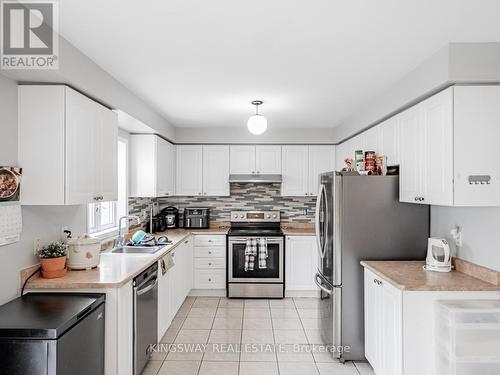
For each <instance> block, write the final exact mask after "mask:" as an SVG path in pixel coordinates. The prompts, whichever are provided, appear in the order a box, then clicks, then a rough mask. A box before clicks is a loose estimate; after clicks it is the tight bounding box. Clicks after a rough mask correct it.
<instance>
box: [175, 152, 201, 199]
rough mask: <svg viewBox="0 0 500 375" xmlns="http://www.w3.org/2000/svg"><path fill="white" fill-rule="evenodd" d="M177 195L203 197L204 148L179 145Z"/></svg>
mask: <svg viewBox="0 0 500 375" xmlns="http://www.w3.org/2000/svg"><path fill="white" fill-rule="evenodd" d="M176 176H177V177H176V194H177V195H188V196H192V195H203V147H202V146H201V145H177V174H176Z"/></svg>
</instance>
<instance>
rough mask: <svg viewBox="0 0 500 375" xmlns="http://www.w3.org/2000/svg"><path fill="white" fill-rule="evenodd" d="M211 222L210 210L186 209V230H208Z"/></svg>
mask: <svg viewBox="0 0 500 375" xmlns="http://www.w3.org/2000/svg"><path fill="white" fill-rule="evenodd" d="M209 220H210V209H209V208H206V207H198V208H185V209H184V228H201V229H207V228H208V225H209Z"/></svg>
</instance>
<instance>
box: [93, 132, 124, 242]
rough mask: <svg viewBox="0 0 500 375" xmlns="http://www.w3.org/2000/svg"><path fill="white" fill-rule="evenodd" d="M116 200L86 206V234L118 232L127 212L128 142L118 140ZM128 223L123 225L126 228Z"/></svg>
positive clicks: (120, 138)
mask: <svg viewBox="0 0 500 375" xmlns="http://www.w3.org/2000/svg"><path fill="white" fill-rule="evenodd" d="M117 167H118V200H117V201H116V202H100V203H90V204H89V205H88V213H87V218H88V224H87V225H88V232H89V233H93V234H97V235H101V234H102V235H104V234H106V233H112V232H115V231H117V230H118V220H119V218H120V217H122V216H124V215H126V214H127V211H128V204H127V200H128V191H127V185H128V184H127V181H128V173H127V171H128V140H127V139H126V138H122V137H119V138H118V164H117ZM127 226H128V223H127V222H125V223H123V228H127Z"/></svg>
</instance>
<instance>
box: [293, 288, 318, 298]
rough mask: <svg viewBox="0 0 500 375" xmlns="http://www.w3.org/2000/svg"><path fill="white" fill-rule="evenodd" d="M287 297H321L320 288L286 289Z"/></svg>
mask: <svg viewBox="0 0 500 375" xmlns="http://www.w3.org/2000/svg"><path fill="white" fill-rule="evenodd" d="M285 297H315V298H319V291H318V290H286V289H285Z"/></svg>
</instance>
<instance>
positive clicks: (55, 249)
mask: <svg viewBox="0 0 500 375" xmlns="http://www.w3.org/2000/svg"><path fill="white" fill-rule="evenodd" d="M37 255H38V257H39V258H40V262H41V264H42V276H43V277H45V278H48V279H54V278H56V277H62V276H64V275H65V274H66V255H67V246H66V245H65V244H63V243H61V242H51V243H49V244H48V245H45V246H43V247H41V248H40V249H39V250H38V252H37Z"/></svg>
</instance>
